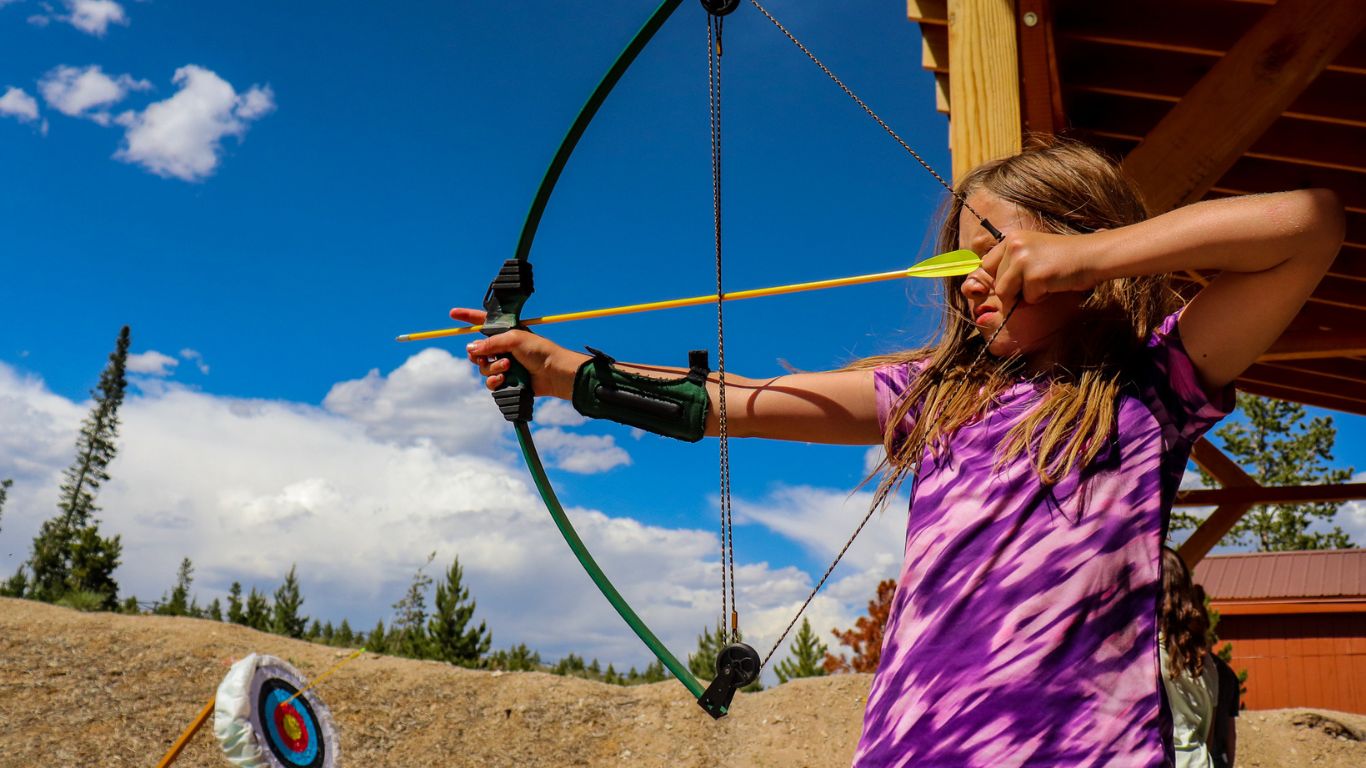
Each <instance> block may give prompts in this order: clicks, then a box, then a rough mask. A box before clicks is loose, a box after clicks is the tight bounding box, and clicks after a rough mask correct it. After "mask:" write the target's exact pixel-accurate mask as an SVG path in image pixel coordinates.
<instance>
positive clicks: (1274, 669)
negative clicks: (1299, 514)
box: [1195, 549, 1366, 714]
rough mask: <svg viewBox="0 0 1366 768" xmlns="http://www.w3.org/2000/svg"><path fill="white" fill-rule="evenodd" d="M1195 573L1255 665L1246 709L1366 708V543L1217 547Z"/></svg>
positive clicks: (1239, 665) (1237, 650)
mask: <svg viewBox="0 0 1366 768" xmlns="http://www.w3.org/2000/svg"><path fill="white" fill-rule="evenodd" d="M1195 581H1196V583H1198V584H1201V585H1203V586H1204V587H1205V591H1206V592H1208V593H1209V595H1210V602H1211V606H1212V607H1213V608H1214V609H1215V610H1216V611H1218V612H1219V615H1220V619H1219V625H1218V627H1217V629H1216V631H1217V632H1218V634H1219V638H1220V641H1221V644H1222V642H1228V643H1232V645H1233V668H1234V669H1236V670H1239V671H1241V670H1244V669H1245V670H1247V672H1248V679H1247V695H1246V696H1245V698H1244V703H1245V705H1246V707H1247V708H1248V709H1279V708H1283V707H1322V708H1326V709H1335V710H1338V711H1340V712H1357V713H1362V714H1366V549H1348V550H1324V551H1316V552H1266V553H1258V554H1248V555H1211V556H1208V557H1206V558H1205V559H1203V560H1201V561H1200V563H1199V564H1198V565H1197V566H1196V567H1195Z"/></svg>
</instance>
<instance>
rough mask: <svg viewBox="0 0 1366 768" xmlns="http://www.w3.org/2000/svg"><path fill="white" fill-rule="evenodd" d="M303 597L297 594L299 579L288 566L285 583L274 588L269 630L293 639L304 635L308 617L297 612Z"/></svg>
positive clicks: (292, 568) (291, 567)
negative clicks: (273, 607)
mask: <svg viewBox="0 0 1366 768" xmlns="http://www.w3.org/2000/svg"><path fill="white" fill-rule="evenodd" d="M303 604H304V599H303V598H302V597H300V596H299V580H298V579H297V578H295V577H294V566H293V565H291V566H289V573H288V574H287V575H286V576H285V583H283V584H281V585H280V588H279V589H277V590H275V609H274V611H273V615H272V616H271V621H270V631H271V632H274V633H275V634H277V635H284V636H285V637H292V638H295V639H299V638H302V637H303V636H304V629H305V628H306V627H307V626H308V617H307V616H304V615H301V614H300V613H299V608H300V607H301V606H302V605H303Z"/></svg>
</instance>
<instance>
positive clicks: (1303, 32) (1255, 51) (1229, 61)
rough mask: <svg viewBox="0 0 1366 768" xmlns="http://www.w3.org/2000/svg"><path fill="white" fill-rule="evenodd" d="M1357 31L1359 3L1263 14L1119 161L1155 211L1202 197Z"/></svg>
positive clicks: (1332, 1) (1289, 7)
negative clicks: (1140, 141) (1122, 161)
mask: <svg viewBox="0 0 1366 768" xmlns="http://www.w3.org/2000/svg"><path fill="white" fill-rule="evenodd" d="M1363 26H1366V13H1362V12H1361V2H1360V0H1281V1H1280V2H1278V3H1277V4H1276V5H1274V6H1272V7H1271V8H1270V9H1268V10H1267V11H1266V14H1265V15H1264V16H1263V17H1262V18H1261V20H1260V21H1258V22H1257V23H1256V24H1255V25H1253V27H1252V28H1251V29H1249V30H1248V31H1247V32H1246V33H1245V34H1244V35H1243V37H1242V39H1241V40H1239V41H1238V42H1237V43H1236V44H1235V45H1234V46H1233V47H1232V48H1231V49H1230V50H1229V52H1228V53H1227V54H1226V55H1225V56H1224V57H1223V58H1221V59H1220V60H1219V62H1218V63H1216V64H1215V65H1214V67H1213V68H1211V69H1210V71H1209V73H1208V74H1206V75H1205V76H1204V77H1203V78H1201V79H1200V82H1198V83H1196V85H1195V87H1194V88H1192V89H1191V90H1190V92H1189V93H1187V94H1186V95H1185V97H1183V98H1182V99H1181V102H1180V103H1179V104H1177V105H1176V106H1175V107H1173V108H1172V109H1171V111H1170V112H1168V113H1167V115H1166V117H1164V118H1163V119H1162V121H1161V122H1159V123H1158V124H1157V126H1156V127H1155V128H1153V130H1152V131H1150V132H1149V133H1148V135H1147V136H1146V137H1145V138H1144V139H1143V141H1142V143H1140V144H1139V145H1138V146H1137V147H1135V148H1134V150H1133V151H1132V152H1130V153H1129V156H1128V157H1127V158H1125V161H1124V169H1125V170H1126V171H1127V172H1128V173H1129V175H1130V176H1131V177H1133V179H1134V180H1135V181H1136V182H1137V183H1138V185H1139V187H1140V188H1141V189H1142V190H1143V192H1144V197H1145V199H1146V201H1147V203H1148V206H1149V207H1150V208H1151V209H1152V210H1153V212H1154V213H1160V212H1162V211H1167V210H1171V209H1172V208H1176V207H1179V206H1182V205H1186V204H1188V203H1193V202H1195V201H1196V200H1199V199H1200V198H1201V197H1203V196H1204V194H1205V192H1207V191H1208V190H1209V188H1210V187H1212V186H1214V184H1215V182H1217V181H1218V180H1219V178H1220V177H1221V176H1223V175H1224V173H1225V172H1226V171H1228V170H1229V169H1230V168H1232V167H1233V164H1234V163H1235V162H1237V161H1238V158H1239V157H1241V156H1242V155H1243V153H1244V152H1246V151H1247V150H1248V148H1249V147H1251V146H1252V144H1253V143H1254V142H1255V141H1256V140H1257V139H1258V138H1259V137H1260V136H1261V135H1262V134H1263V133H1264V132H1265V131H1266V129H1267V128H1268V127H1270V125H1271V124H1272V122H1274V121H1275V120H1276V118H1277V117H1279V116H1280V115H1281V113H1282V112H1284V111H1285V110H1286V108H1287V107H1289V106H1290V104H1291V103H1292V102H1294V101H1295V99H1296V98H1297V97H1298V96H1299V95H1300V93H1301V92H1302V91H1303V90H1304V89H1305V86H1307V85H1308V84H1309V83H1310V82H1311V81H1312V80H1313V79H1314V78H1315V77H1316V76H1317V75H1318V74H1319V72H1321V71H1322V70H1323V68H1324V67H1325V66H1326V65H1327V64H1328V63H1329V62H1330V61H1332V60H1333V58H1334V57H1336V56H1337V55H1338V53H1340V52H1341V51H1342V49H1343V48H1345V47H1346V46H1347V45H1348V44H1349V43H1351V42H1352V40H1353V39H1354V38H1356V36H1357V34H1358V33H1360V32H1361V30H1362V28H1363ZM951 34H952V24H950V35H951Z"/></svg>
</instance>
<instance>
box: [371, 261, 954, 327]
mask: <svg viewBox="0 0 1366 768" xmlns="http://www.w3.org/2000/svg"><path fill="white" fill-rule="evenodd" d="M980 263H981V259H979V258H977V257H976V256H975V255H970V256H964V257H963V258H962V259H961V260H956V261H954V262H951V263H942V262H941V263H934V264H917V265H915V266H913V267H910V268H908V269H898V270H895V271H892V272H878V273H876V274H871V275H856V276H854V277H837V278H834V279H831V280H815V281H812V282H807V283H792V284H790V285H778V286H773V287H771V288H751V289H750V290H747V291H733V292H730V293H723V294H721V295H720V297H719V300H721V301H739V300H741V299H757V298H759V297H761V296H781V295H783V294H787V293H800V292H802V291H819V290H823V289H826V288H842V287H845V286H849V285H863V284H866V283H877V282H882V281H885V280H899V279H902V278H907V277H949V276H954V275H965V274H967V273H968V272H971V271H972V270H974V269H976V268H977V266H978V265H979V264H980ZM717 300H718V297H717V295H716V294H714V293H709V294H706V295H703V296H692V297H690V298H686V299H670V300H668V301H651V302H647V303H645V304H629V305H626V306H621V307H607V308H604V309H589V310H584V311H582V312H566V313H564V314H559V315H545V316H543V317H533V318H530V319H528V320H523V321H522V323H521V324H522V325H526V326H531V325H548V324H550V323H563V322H568V321H570V320H592V319H594V318H598V317H616V316H618V315H632V314H636V313H639V312H654V311H656V310H660V309H678V308H680V307H696V306H700V305H703V304H715V303H716V302H717ZM483 327H484V326H482V325H467V326H464V327H461V328H442V329H440V330H436V331H422V332H421V333H408V334H404V335H402V336H399V337H398V340H399V341H425V340H427V339H440V338H445V337H447V336H461V335H464V334H467V333H478V332H479V330H480V329H481V328H483Z"/></svg>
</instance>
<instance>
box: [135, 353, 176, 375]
mask: <svg viewBox="0 0 1366 768" xmlns="http://www.w3.org/2000/svg"><path fill="white" fill-rule="evenodd" d="M177 365H180V361H179V360H177V359H175V358H174V357H171V356H170V355H163V354H161V353H160V352H158V351H156V350H155V349H149V350H147V351H146V352H139V353H137V354H135V355H129V356H128V363H127V366H128V371H129V372H130V373H143V374H146V375H148V376H170V375H171V374H172V373H173V372H174V369H175V367H176V366H177Z"/></svg>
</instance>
